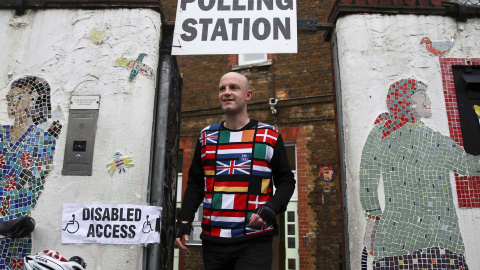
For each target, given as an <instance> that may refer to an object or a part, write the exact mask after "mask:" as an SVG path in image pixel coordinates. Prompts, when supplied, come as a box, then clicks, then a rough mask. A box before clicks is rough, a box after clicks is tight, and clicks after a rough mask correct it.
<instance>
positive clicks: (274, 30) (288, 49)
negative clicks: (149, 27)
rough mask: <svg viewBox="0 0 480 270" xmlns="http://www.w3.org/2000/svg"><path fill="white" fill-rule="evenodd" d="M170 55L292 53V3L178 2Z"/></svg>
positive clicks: (294, 28)
mask: <svg viewBox="0 0 480 270" xmlns="http://www.w3.org/2000/svg"><path fill="white" fill-rule="evenodd" d="M172 42H173V43H172V54H173V55H194V54H195V55H198V54H242V53H296V52H297V14H296V0H179V1H178V6H177V16H176V19H175V30H174V35H173V41H172Z"/></svg>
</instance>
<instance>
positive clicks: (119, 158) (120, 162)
mask: <svg viewBox="0 0 480 270" xmlns="http://www.w3.org/2000/svg"><path fill="white" fill-rule="evenodd" d="M134 165H135V164H133V158H131V157H123V155H122V153H120V152H118V151H117V152H115V153H114V154H113V162H110V163H108V164H107V167H108V172H109V173H110V175H113V174H114V173H115V171H118V173H122V172H125V168H126V167H127V168H128V167H133V166H134Z"/></svg>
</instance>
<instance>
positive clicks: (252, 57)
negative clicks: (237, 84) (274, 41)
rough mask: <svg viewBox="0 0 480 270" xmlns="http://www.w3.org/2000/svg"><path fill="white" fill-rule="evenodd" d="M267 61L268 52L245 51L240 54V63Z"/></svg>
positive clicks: (248, 63) (240, 64)
mask: <svg viewBox="0 0 480 270" xmlns="http://www.w3.org/2000/svg"><path fill="white" fill-rule="evenodd" d="M266 61H267V54H266V53H245V54H239V55H238V65H239V66H242V65H251V64H257V63H263V62H266Z"/></svg>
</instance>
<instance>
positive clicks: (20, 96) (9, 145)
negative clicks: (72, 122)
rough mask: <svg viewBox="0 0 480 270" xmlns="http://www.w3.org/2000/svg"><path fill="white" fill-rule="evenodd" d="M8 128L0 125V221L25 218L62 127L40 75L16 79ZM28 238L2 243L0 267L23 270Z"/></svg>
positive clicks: (28, 250) (9, 99)
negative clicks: (12, 121)
mask: <svg viewBox="0 0 480 270" xmlns="http://www.w3.org/2000/svg"><path fill="white" fill-rule="evenodd" d="M6 98H7V102H8V106H7V112H8V115H9V117H10V118H13V119H14V124H13V125H11V126H0V179H5V180H6V181H2V183H1V184H0V200H1V204H0V221H6V220H11V219H16V218H19V217H23V216H29V215H30V212H31V209H32V208H33V207H34V206H35V204H36V202H37V199H38V196H39V195H40V193H41V191H42V190H43V186H44V184H45V178H46V177H47V176H48V174H49V173H50V171H51V169H52V168H53V165H52V164H53V156H54V154H55V144H56V138H57V137H58V135H59V134H60V131H61V128H62V125H61V124H60V123H59V122H57V121H54V122H53V123H51V124H50V128H49V129H48V130H44V129H42V128H40V126H43V125H45V124H47V125H48V123H49V119H50V118H51V105H50V86H49V84H48V83H47V82H46V81H45V80H43V79H41V78H38V77H34V76H26V77H23V78H20V79H18V80H15V81H14V82H13V83H12V84H11V87H10V91H9V92H8V93H7V97H6ZM31 243H32V241H31V237H30V236H28V237H25V238H17V239H9V238H5V239H0V249H1V251H2V258H4V259H2V260H0V269H21V268H22V267H23V265H22V264H23V263H22V262H21V260H22V258H23V257H24V256H26V255H28V254H30V253H31V247H32V244H31Z"/></svg>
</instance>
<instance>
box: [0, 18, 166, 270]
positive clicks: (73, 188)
mask: <svg viewBox="0 0 480 270" xmlns="http://www.w3.org/2000/svg"><path fill="white" fill-rule="evenodd" d="M105 24H109V25H111V30H110V34H109V37H108V39H106V40H105V42H104V43H103V44H101V45H96V44H95V43H94V42H93V41H92V40H90V39H89V38H88V36H89V34H90V32H91V30H92V29H93V28H95V27H96V28H101V27H104V26H105ZM160 25H161V18H160V14H159V13H158V12H156V11H153V10H149V9H132V10H127V9H116V10H38V11H27V12H26V14H25V15H23V16H19V17H17V16H15V14H14V11H10V10H0V61H1V63H2V65H0V123H1V124H11V121H10V119H8V116H7V114H6V100H5V95H6V93H7V91H8V88H9V84H10V82H11V81H12V80H14V79H17V78H19V77H22V76H25V75H36V76H39V77H42V78H44V79H46V81H47V82H48V83H49V84H50V86H51V100H52V109H55V108H56V107H57V105H60V106H61V108H62V110H63V114H64V118H65V120H62V121H61V123H62V125H63V128H62V133H61V134H60V137H59V139H58V140H57V147H56V153H55V156H54V166H55V168H54V169H53V170H52V172H51V174H50V176H49V177H48V178H47V179H46V184H45V189H44V191H43V192H42V194H41V195H40V197H39V200H38V203H37V206H36V207H35V208H34V210H33V211H32V216H33V218H34V219H35V220H36V221H37V226H36V228H35V231H34V233H33V250H32V253H36V252H39V251H42V250H44V249H54V250H57V251H59V252H60V253H61V254H62V255H63V256H65V257H68V258H69V257H71V256H73V255H79V256H81V257H83V258H84V259H85V260H86V262H87V263H88V269H92V270H93V269H97V270H100V269H141V267H142V254H143V246H138V245H97V244H92V245H88V244H85V245H62V244H61V238H60V236H61V233H60V232H61V227H62V224H61V220H62V204H64V203H79V204H85V203H99V204H100V203H102V204H106V203H108V204H116V203H118V204H146V196H147V184H148V171H149V162H150V158H149V155H150V143H151V134H152V119H153V109H154V108H153V100H154V95H155V82H154V81H153V80H151V79H148V78H147V77H145V76H143V75H141V74H138V75H137V77H136V78H135V80H134V81H133V82H129V81H128V78H129V75H130V69H127V68H126V67H123V66H116V65H115V60H116V59H117V58H119V57H123V58H126V59H128V60H135V59H136V58H137V56H138V55H139V54H140V53H146V54H147V56H146V57H145V58H144V60H143V63H146V64H147V65H149V66H150V67H152V68H153V69H154V70H156V68H157V64H158V57H159V41H160ZM72 95H100V96H101V100H100V110H99V118H98V126H97V133H96V144H95V153H94V159H93V175H92V176H63V175H61V170H62V166H63V155H64V149H65V139H66V135H67V134H66V133H67V126H68V123H67V120H68V112H69V108H70V104H69V102H70V97H71V96H72ZM115 151H120V152H121V153H122V154H123V155H124V156H130V157H132V158H133V159H134V163H135V166H134V167H130V168H127V169H126V170H127V171H126V173H122V174H118V173H116V174H115V175H114V176H110V175H109V174H108V172H107V167H106V164H107V163H110V162H112V161H113V154H114V152H115Z"/></svg>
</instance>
